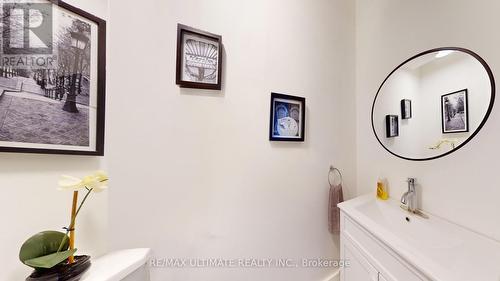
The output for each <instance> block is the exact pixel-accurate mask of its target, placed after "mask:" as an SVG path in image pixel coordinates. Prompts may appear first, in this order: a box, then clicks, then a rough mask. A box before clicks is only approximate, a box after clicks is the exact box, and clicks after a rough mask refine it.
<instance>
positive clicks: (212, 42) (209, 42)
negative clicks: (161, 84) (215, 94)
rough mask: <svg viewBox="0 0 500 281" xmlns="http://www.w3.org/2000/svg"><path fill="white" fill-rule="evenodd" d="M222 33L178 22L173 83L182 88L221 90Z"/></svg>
mask: <svg viewBox="0 0 500 281" xmlns="http://www.w3.org/2000/svg"><path fill="white" fill-rule="evenodd" d="M221 73H222V37H221V36H220V35H215V34H212V33H208V32H205V31H201V30H198V29H194V28H191V27H189V26H185V25H182V24H178V25H177V69H176V83H177V85H179V86H181V87H184V88H197V89H209V90H220V89H221V78H222V76H221Z"/></svg>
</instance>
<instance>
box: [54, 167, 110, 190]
mask: <svg viewBox="0 0 500 281" xmlns="http://www.w3.org/2000/svg"><path fill="white" fill-rule="evenodd" d="M107 182H108V175H107V174H106V173H105V172H104V171H97V172H95V173H94V174H92V175H88V176H85V177H84V178H83V179H79V178H76V177H72V176H67V175H63V176H61V179H60V180H59V190H71V191H78V190H80V189H84V188H88V189H92V190H93V191H95V192H101V191H103V190H105V189H107V188H108V186H107Z"/></svg>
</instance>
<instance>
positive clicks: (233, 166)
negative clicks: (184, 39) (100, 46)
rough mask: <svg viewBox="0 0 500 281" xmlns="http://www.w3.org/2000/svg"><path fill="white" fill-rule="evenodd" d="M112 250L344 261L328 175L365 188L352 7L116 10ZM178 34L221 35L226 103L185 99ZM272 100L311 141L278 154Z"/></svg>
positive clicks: (304, 4)
mask: <svg viewBox="0 0 500 281" xmlns="http://www.w3.org/2000/svg"><path fill="white" fill-rule="evenodd" d="M110 23H111V24H110V32H109V35H110V46H109V48H110V49H111V50H112V52H110V58H109V59H110V69H109V72H110V79H109V80H108V82H109V87H110V94H109V95H108V110H109V112H108V115H107V116H108V121H109V127H108V129H109V135H108V139H107V140H108V142H109V143H111V145H109V149H108V152H109V153H108V157H109V158H108V159H109V166H110V175H111V177H112V179H113V186H112V189H111V190H110V230H111V237H110V240H109V241H110V247H111V248H112V249H119V248H129V247H151V248H153V250H154V255H155V257H157V258H227V259H237V258H290V259H301V258H320V257H324V258H337V257H338V243H337V239H338V237H337V238H336V237H332V236H330V234H329V233H328V231H327V213H326V209H327V198H328V194H327V192H328V183H327V173H328V166H329V164H334V165H335V166H336V167H338V168H340V169H341V170H342V172H343V174H344V181H345V187H346V188H347V189H348V190H347V191H346V193H347V196H349V195H352V193H351V192H350V189H351V188H354V186H355V183H356V176H355V169H356V166H355V160H356V147H355V136H356V129H355V126H356V122H355V120H356V114H355V112H356V110H355V96H354V2H352V1H349V0H335V1H330V0H318V1H302V0H273V1H268V0H254V1H234V0H213V1H202V0H185V1H177V0H145V1H141V2H140V4H138V2H137V1H132V0H112V1H111V4H110ZM177 23H183V24H186V25H190V26H193V27H197V28H200V29H203V30H207V31H210V32H213V33H216V34H220V35H222V40H223V44H224V70H223V72H224V74H223V89H222V91H220V92H217V91H206V90H195V89H180V88H179V87H178V86H176V85H175V54H176V28H177V26H176V25H177ZM271 91H276V92H280V93H286V94H292V95H298V96H303V97H305V98H306V100H307V101H306V102H307V112H306V116H307V125H306V141H305V142H304V143H278V142H269V140H268V130H269V106H270V95H271ZM332 273H334V269H328V268H323V269H321V268H289V269H256V268H246V269H245V268H238V269H196V268H191V269H189V268H181V269H171V268H155V269H153V272H152V278H153V280H155V281H156V280H158V281H159V280H162V281H163V280H172V281H174V280H182V281H189V280H221V281H224V280H263V281H265V280H269V281H271V280H273V281H274V280H290V281H294V280H297V281H302V280H318V281H319V280H323V279H324V278H327V277H328V276H329V275H330V274H332Z"/></svg>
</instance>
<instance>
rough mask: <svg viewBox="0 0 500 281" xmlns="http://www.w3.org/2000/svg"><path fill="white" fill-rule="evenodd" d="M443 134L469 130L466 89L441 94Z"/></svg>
mask: <svg viewBox="0 0 500 281" xmlns="http://www.w3.org/2000/svg"><path fill="white" fill-rule="evenodd" d="M441 124H442V133H443V134H453V133H467V132H469V99H468V90H467V89H462V90H459V91H455V92H452V93H449V94H446V95H442V96H441Z"/></svg>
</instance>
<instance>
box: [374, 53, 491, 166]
mask: <svg viewBox="0 0 500 281" xmlns="http://www.w3.org/2000/svg"><path fill="white" fill-rule="evenodd" d="M462 89H463V90H462ZM495 89H496V83H495V78H494V77H493V72H492V71H491V69H490V67H489V66H488V64H487V63H486V62H485V61H484V59H482V58H481V57H480V56H479V55H478V54H476V53H474V52H473V51H471V50H467V49H464V48H458V47H446V48H436V49H431V50H427V51H425V52H422V53H419V54H416V55H414V56H412V57H410V58H409V59H407V60H405V61H403V62H402V63H400V64H398V65H397V66H396V68H395V69H394V70H393V71H391V72H390V73H389V75H388V76H387V77H386V78H385V79H384V80H383V81H382V84H381V85H380V87H379V89H378V91H377V95H376V96H375V99H374V100H373V106H372V116H371V121H372V129H373V132H374V135H375V137H376V139H377V141H378V142H379V143H380V145H381V146H382V147H383V148H384V149H385V150H387V152H389V153H391V154H392V155H394V156H397V157H399V158H402V159H406V160H412V161H429V160H433V159H437V158H440V157H443V156H446V155H449V154H450V153H453V152H455V151H457V150H459V149H460V148H461V147H463V146H464V145H466V144H467V143H468V142H469V141H470V140H471V139H472V138H474V136H476V135H477V134H478V133H479V132H480V130H481V129H482V128H483V126H484V124H486V122H487V120H488V118H489V116H490V113H491V112H492V109H493V106H494V104H495ZM458 90H460V91H458ZM448 93H451V94H448ZM445 94H446V95H445ZM443 95H444V96H443ZM402 100H403V101H404V100H410V101H411V102H410V108H411V114H410V116H411V119H410V120H405V119H403V118H405V117H407V116H405V112H404V111H407V110H406V108H407V106H403V108H402V106H401V101H402ZM405 103H406V102H403V104H405ZM406 104H407V103H406ZM388 114H396V115H399V118H400V119H401V120H400V124H399V129H400V131H401V132H400V133H399V138H388V137H387V125H386V115H388ZM451 133H455V134H453V138H452V139H450V138H449V137H445V136H450V135H451ZM443 134H444V135H443ZM443 140H452V141H446V142H443Z"/></svg>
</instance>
